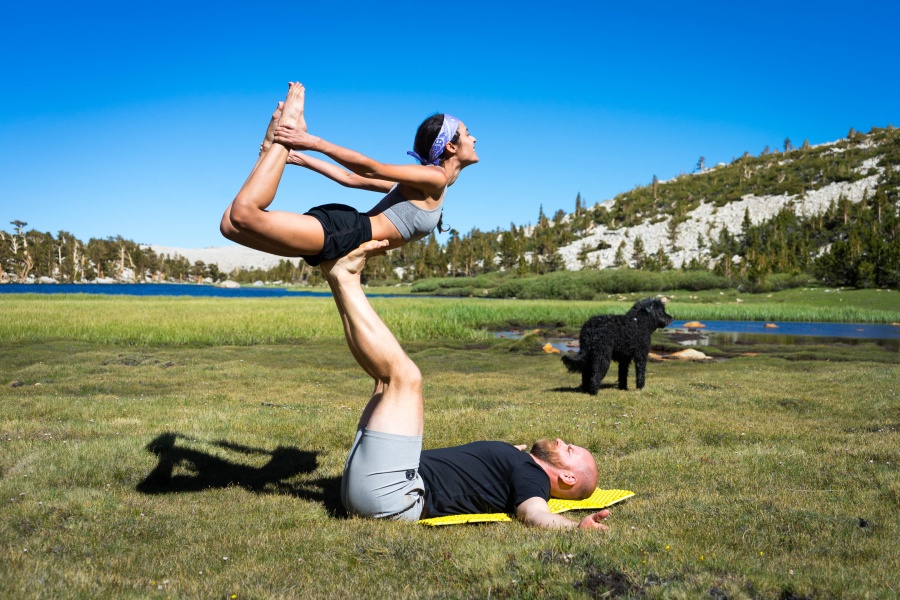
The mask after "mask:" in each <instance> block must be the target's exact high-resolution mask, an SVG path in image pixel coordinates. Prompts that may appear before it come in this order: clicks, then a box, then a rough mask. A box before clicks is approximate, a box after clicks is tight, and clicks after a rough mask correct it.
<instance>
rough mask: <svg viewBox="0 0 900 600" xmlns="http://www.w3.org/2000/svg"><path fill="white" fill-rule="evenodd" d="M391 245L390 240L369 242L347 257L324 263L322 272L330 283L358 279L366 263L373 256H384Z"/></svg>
mask: <svg viewBox="0 0 900 600" xmlns="http://www.w3.org/2000/svg"><path fill="white" fill-rule="evenodd" d="M389 243H390V242H388V240H369V241H368V242H365V243H363V244H360V246H359V247H358V248H356V249H355V250H353V251H352V252H350V253H349V254H347V255H346V256H342V257H341V258H336V259H334V260H330V261H328V262H324V263H322V272H323V273H324V274H325V277H326V278H327V279H328V280H330V281H337V280H338V279H340V278H341V277H344V276H350V277H356V278H358V277H359V274H360V273H362V271H363V269H364V268H365V267H366V261H368V260H369V259H370V258H372V257H373V256H382V255H383V254H384V253H385V251H386V250H387V247H388V244H389Z"/></svg>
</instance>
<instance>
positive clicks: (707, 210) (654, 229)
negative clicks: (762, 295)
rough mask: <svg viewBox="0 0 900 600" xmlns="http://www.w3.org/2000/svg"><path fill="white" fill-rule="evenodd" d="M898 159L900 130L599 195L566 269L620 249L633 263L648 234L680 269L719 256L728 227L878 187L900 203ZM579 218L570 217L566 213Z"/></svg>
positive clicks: (817, 208)
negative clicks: (607, 197)
mask: <svg viewBox="0 0 900 600" xmlns="http://www.w3.org/2000/svg"><path fill="white" fill-rule="evenodd" d="M898 158H900V136H898V135H897V130H894V129H885V130H873V132H872V133H870V134H868V135H861V134H856V133H853V134H851V136H850V137H848V138H845V139H842V140H839V141H837V142H831V143H827V144H821V145H818V146H810V147H804V148H799V149H792V148H790V147H788V148H786V151H783V152H775V153H770V154H764V155H762V156H759V157H749V156H744V157H742V158H740V159H738V160H736V161H735V162H733V163H732V164H730V165H726V164H719V165H717V166H715V167H713V168H710V169H704V170H702V171H699V172H697V173H693V174H690V175H681V176H679V177H677V178H675V179H673V180H670V181H658V182H656V183H655V185H654V184H652V183H651V184H650V185H648V186H646V187H643V188H638V189H635V190H632V191H631V192H627V193H624V194H620V195H619V196H617V197H616V198H615V199H612V200H609V201H606V202H603V203H600V204H599V205H597V206H595V207H594V209H593V210H592V211H591V212H592V213H593V215H592V216H593V218H592V219H590V222H589V223H588V224H587V226H586V227H585V228H584V229H583V230H582V231H581V232H580V233H581V235H580V236H579V238H578V239H576V240H575V241H573V242H571V243H568V244H565V245H563V246H561V247H560V248H559V253H560V255H561V256H562V258H563V261H564V263H565V266H566V268H567V269H569V270H577V269H581V268H583V267H584V266H586V265H590V266H592V267H595V268H597V267H598V268H606V267H611V266H614V265H616V255H617V253H619V254H620V259H621V258H624V259H625V261H626V263H632V262H633V261H632V260H631V257H633V256H634V254H635V243H636V240H641V243H643V246H644V253H645V254H646V255H653V254H656V253H657V252H658V251H659V250H660V249H662V250H663V251H664V252H665V253H666V255H667V256H668V258H669V260H670V261H671V265H672V266H673V267H675V268H679V267H682V266H684V265H685V264H687V263H689V262H690V261H692V260H696V261H697V262H699V263H700V264H703V265H706V266H709V267H712V266H713V265H714V263H715V260H716V259H717V258H718V257H717V256H716V255H715V254H714V249H713V248H712V244H711V243H710V242H712V241H714V240H717V239H719V238H720V237H721V236H722V230H723V229H724V230H726V231H727V232H728V233H729V234H730V235H732V236H740V235H741V234H742V232H743V230H744V229H745V228H746V227H747V223H748V221H747V220H748V219H749V224H751V225H757V226H758V225H760V224H763V223H765V222H767V221H770V220H771V219H773V218H774V217H775V216H776V215H778V214H779V213H780V212H782V211H784V210H789V211H791V212H792V213H794V214H796V215H797V216H798V217H801V218H811V217H815V216H820V215H823V214H825V213H826V212H827V211H828V210H829V209H834V208H835V207H836V206H837V205H838V204H839V203H841V202H844V201H846V202H849V203H851V204H858V203H860V202H862V201H863V200H864V199H870V198H872V197H873V196H874V195H875V194H876V192H877V191H878V190H879V187H880V186H881V189H882V191H883V192H884V193H885V194H888V195H890V196H892V197H893V199H894V202H893V203H892V205H893V209H894V211H896V209H897V203H896V198H897V194H898V186H897V182H896V179H897V177H896V173H897V171H898V170H900V163H898ZM742 189H746V190H747V192H746V193H741V191H742ZM629 204H632V206H628V205H629ZM603 213H605V214H603ZM577 218H578V215H576V214H572V215H567V216H566V217H565V219H563V221H564V222H565V223H574V222H575V221H577ZM576 226H577V225H576ZM620 249H621V250H620ZM737 259H738V260H739V259H740V257H737ZM618 266H621V265H618ZM632 266H634V265H633V264H632Z"/></svg>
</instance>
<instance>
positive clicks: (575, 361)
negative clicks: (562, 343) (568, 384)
mask: <svg viewBox="0 0 900 600" xmlns="http://www.w3.org/2000/svg"><path fill="white" fill-rule="evenodd" d="M562 361H563V364H564V365H566V368H567V369H568V370H569V372H570V373H581V372H582V371H584V356H582V355H581V352H579V353H578V354H576V355H575V356H571V355H568V354H564V355H563V356H562Z"/></svg>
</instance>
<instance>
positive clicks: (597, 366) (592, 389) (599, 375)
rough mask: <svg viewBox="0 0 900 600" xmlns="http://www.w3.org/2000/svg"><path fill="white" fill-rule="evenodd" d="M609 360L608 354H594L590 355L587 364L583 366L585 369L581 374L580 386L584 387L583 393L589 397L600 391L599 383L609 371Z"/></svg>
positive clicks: (610, 357)
mask: <svg viewBox="0 0 900 600" xmlns="http://www.w3.org/2000/svg"><path fill="white" fill-rule="evenodd" d="M611 359H612V356H610V355H609V354H601V353H600V352H594V353H592V354H591V356H590V360H589V361H588V364H587V365H585V369H584V371H582V373H581V385H582V386H583V387H584V391H586V392H587V393H588V394H590V395H591V396H596V395H597V390H599V389H600V382H601V381H603V378H604V377H606V372H607V371H609V361H610V360H611Z"/></svg>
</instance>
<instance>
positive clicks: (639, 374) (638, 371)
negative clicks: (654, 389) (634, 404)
mask: <svg viewBox="0 0 900 600" xmlns="http://www.w3.org/2000/svg"><path fill="white" fill-rule="evenodd" d="M634 371H635V379H636V380H637V389H639V390H642V389H644V380H645V378H646V375H647V358H646V357H644V356H639V357H637V358H635V359H634Z"/></svg>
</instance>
